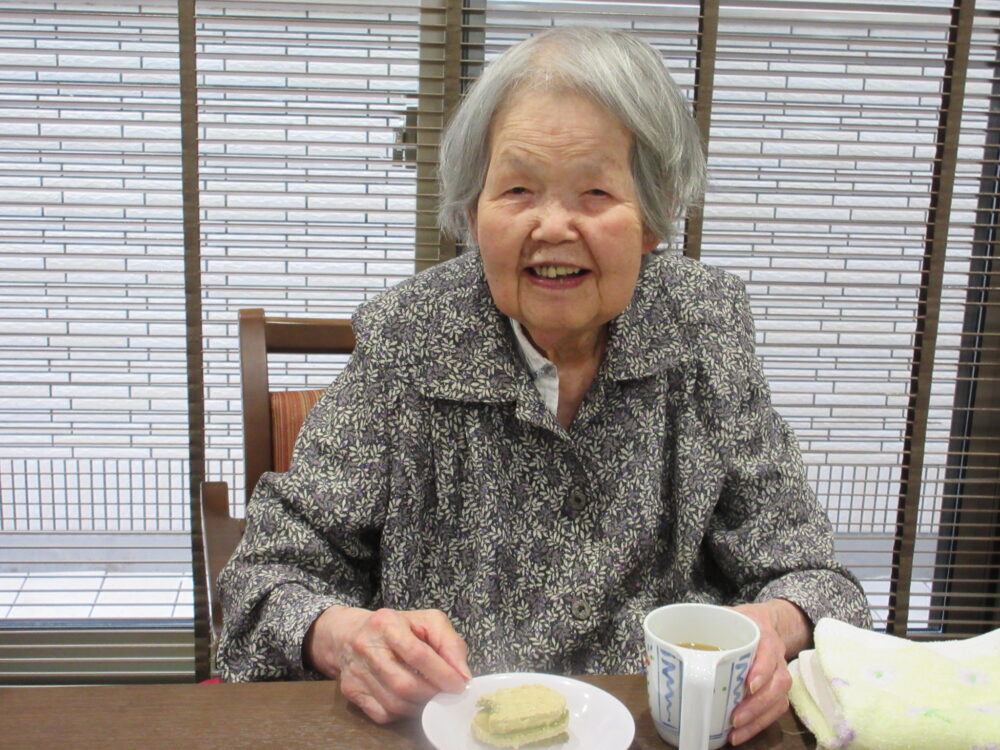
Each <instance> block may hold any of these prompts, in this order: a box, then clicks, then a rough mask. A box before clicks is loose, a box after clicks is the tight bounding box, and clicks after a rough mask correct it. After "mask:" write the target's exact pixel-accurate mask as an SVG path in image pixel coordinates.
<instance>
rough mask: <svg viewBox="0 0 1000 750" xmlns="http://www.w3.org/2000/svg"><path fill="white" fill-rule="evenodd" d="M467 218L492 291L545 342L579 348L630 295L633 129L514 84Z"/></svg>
mask: <svg viewBox="0 0 1000 750" xmlns="http://www.w3.org/2000/svg"><path fill="white" fill-rule="evenodd" d="M490 140H491V143H490V162H489V168H488V170H487V173H486V182H485V184H484V186H483V191H482V193H481V194H480V196H479V200H478V202H477V205H476V210H475V212H474V213H473V214H472V215H471V216H470V227H471V229H472V232H473V235H474V236H475V238H476V242H477V243H478V245H479V248H480V252H481V255H482V258H483V266H484V267H485V270H486V280H487V282H488V283H489V287H490V292H491V294H492V295H493V299H494V301H495V302H496V305H497V307H498V308H500V311H501V312H503V313H504V314H506V315H508V316H510V317H512V318H514V319H515V320H517V321H519V322H520V323H521V324H522V325H523V326H524V327H525V328H526V329H527V330H528V333H529V335H530V336H531V338H532V340H533V341H534V342H535V344H537V345H538V346H539V347H541V348H542V349H543V350H544V351H546V352H548V351H549V350H550V349H559V348H561V347H574V346H575V347H581V346H582V347H585V346H587V345H588V343H589V342H592V341H595V340H597V337H599V335H600V333H601V330H602V328H603V326H604V325H605V324H606V323H607V322H608V321H610V320H611V319H612V318H614V317H615V316H616V315H618V314H619V313H620V312H621V311H622V310H624V309H625V307H626V306H627V305H628V303H629V301H630V300H631V299H632V292H633V291H634V290H635V285H636V281H637V280H638V277H639V269H640V265H641V261H642V256H643V255H644V254H645V253H648V252H650V251H651V250H652V249H653V248H654V247H656V242H657V241H656V238H655V237H653V236H651V235H650V234H649V233H648V232H645V231H644V229H643V221H642V214H641V211H640V209H639V199H638V195H637V193H636V190H635V185H634V183H633V180H632V171H631V168H630V157H631V150H632V136H631V134H630V133H629V132H628V131H627V130H626V129H625V127H624V126H623V125H622V124H621V123H620V122H619V121H618V119H617V118H615V117H614V116H612V115H611V114H610V113H609V112H608V111H607V110H605V109H604V108H602V107H600V106H599V105H597V104H595V103H593V102H592V101H591V100H589V99H587V98H585V97H583V96H580V95H578V94H572V93H566V92H561V91H527V92H522V93H519V94H515V95H514V97H513V99H512V100H511V101H510V102H509V103H508V104H507V105H506V106H505V107H504V108H503V109H501V110H500V112H499V113H498V114H497V116H496V118H495V120H494V123H493V127H492V130H491V138H490Z"/></svg>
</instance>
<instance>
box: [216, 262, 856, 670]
mask: <svg viewBox="0 0 1000 750" xmlns="http://www.w3.org/2000/svg"><path fill="white" fill-rule="evenodd" d="M354 328H355V333H356V337H357V349H356V352H355V354H354V356H353V357H352V359H351V361H350V363H349V364H348V366H347V368H346V369H345V370H344V372H343V373H342V374H341V375H340V377H339V378H337V380H336V382H335V383H334V384H333V385H332V386H330V388H329V389H328V390H327V391H326V393H325V395H324V396H323V398H322V399H321V400H320V402H319V403H318V404H317V406H316V407H315V409H314V410H313V412H312V413H311V414H310V416H309V417H308V419H307V420H306V423H305V425H304V427H303V429H302V432H301V434H300V436H299V439H298V442H297V445H296V448H295V454H294V458H293V462H292V467H291V469H290V470H289V471H288V472H287V473H286V474H265V475H264V476H263V477H262V479H261V481H260V483H259V485H258V486H257V488H256V491H255V493H254V495H253V499H252V500H251V502H250V504H249V507H248V511H247V516H248V525H247V530H246V534H245V536H244V538H243V540H242V542H241V544H240V545H239V547H238V549H237V550H236V553H235V554H234V556H233V558H232V560H231V561H230V562H229V564H228V566H227V567H226V568H225V570H224V571H223V573H222V576H221V578H220V583H221V588H222V599H223V606H224V611H225V626H224V632H223V634H222V639H221V642H220V646H219V651H218V659H219V664H220V671H221V673H222V675H223V677H224V679H227V680H276V679H301V678H310V677H316V676H317V675H315V674H313V673H311V672H310V671H309V670H308V669H306V668H304V666H303V664H302V642H303V639H304V637H305V633H306V631H307V629H308V628H309V625H310V624H311V623H312V621H313V620H314V619H315V618H316V617H317V616H318V615H319V614H320V612H321V611H322V610H324V609H325V608H327V607H329V606H331V605H333V604H338V603H341V604H347V605H351V606H361V607H367V608H378V607H392V608H397V609H419V608H439V609H442V610H443V611H444V612H446V613H447V614H448V615H449V616H450V618H451V620H452V622H453V623H454V625H455V628H456V629H457V630H458V632H459V634H461V635H462V636H463V637H464V638H465V640H466V642H467V643H468V645H469V664H470V666H471V668H472V669H473V671H474V672H493V671H506V670H534V671H546V672H555V673H585V672H604V673H622V672H639V671H641V670H642V664H643V660H642V652H643V649H642V624H641V623H642V617H643V615H644V614H645V613H646V612H647V611H649V610H651V609H653V608H654V607H656V606H659V605H661V604H666V603H670V602H676V601H700V602H718V603H726V604H730V603H739V602H746V601H755V600H756V601H762V600H766V599H770V598H774V597H783V598H786V599H789V600H791V601H793V602H795V603H796V604H798V605H799V606H800V607H801V608H802V609H803V610H804V611H805V612H806V614H807V615H808V616H809V617H810V618H811V619H812V620H813V621H814V622H815V621H816V620H818V619H819V618H820V617H824V616H831V617H835V618H839V619H843V620H846V621H848V622H851V623H854V624H856V625H862V626H870V617H869V614H868V609H867V606H866V602H865V597H864V595H863V593H862V592H861V589H860V587H859V586H858V584H857V581H856V580H855V579H854V578H853V577H852V576H851V575H850V574H849V573H848V572H847V571H846V570H845V569H844V568H842V567H841V566H840V565H838V564H837V563H836V562H835V561H834V559H833V552H832V537H831V530H830V524H829V521H828V520H827V517H826V514H825V513H824V511H823V510H822V509H821V508H820V506H819V505H818V503H817V502H816V499H815V497H814V495H813V493H812V491H811V490H810V489H809V487H808V485H807V483H806V479H805V472H804V469H803V465H802V461H801V457H800V453H799V450H798V447H797V444H796V442H795V439H794V437H793V435H792V433H791V431H790V429H789V428H788V426H787V425H786V424H785V423H784V422H783V421H782V420H781V419H780V418H779V417H778V416H777V415H776V414H775V412H774V411H773V410H772V408H771V403H770V392H769V389H768V386H767V383H766V382H765V379H764V375H763V372H762V370H761V366H760V364H759V362H758V360H757V358H756V355H755V353H754V332H753V323H752V320H751V317H750V308H749V304H748V300H747V297H746V294H745V292H744V290H743V286H742V284H741V282H740V281H739V280H738V279H736V278H735V277H733V276H730V275H728V274H726V273H723V272H721V271H719V270H716V269H712V268H710V267H707V266H704V265H701V264H700V263H697V262H694V261H691V260H687V259H684V258H681V257H676V256H669V255H650V256H648V257H647V259H646V262H645V264H644V266H643V270H642V272H641V275H640V280H639V284H638V286H637V289H636V292H635V294H634V296H633V299H632V301H631V303H630V304H629V306H628V308H626V310H625V311H624V312H623V313H622V314H621V315H619V316H618V318H616V319H615V320H614V321H612V322H611V323H610V338H609V343H608V347H607V353H606V356H605V360H604V362H603V363H602V365H601V368H600V371H599V372H598V375H597V378H596V379H595V381H594V383H593V385H592V386H591V390H590V392H589V393H588V395H587V397H586V398H585V400H584V402H583V404H582V405H581V407H580V410H579V412H578V413H577V416H576V419H575V421H574V422H573V424H572V425H571V427H570V429H569V430H568V431H567V430H565V429H563V428H562V427H561V426H560V425H559V423H558V422H557V421H556V419H555V417H554V416H553V414H552V413H551V412H550V411H549V410H547V409H546V408H545V406H544V405H543V403H542V401H541V398H540V396H539V394H538V391H537V390H536V388H535V387H534V384H533V382H532V380H531V377H530V375H529V373H528V370H527V368H526V366H525V365H524V363H523V361H522V360H521V358H520V355H519V353H518V350H517V345H516V342H515V340H514V338H513V333H512V331H511V328H510V326H509V324H508V321H507V319H506V318H505V317H504V316H503V315H502V314H501V313H500V312H499V311H498V310H497V308H496V306H495V305H494V304H493V301H492V298H491V296H490V293H489V289H488V287H487V285H486V281H485V278H484V276H483V269H482V262H481V260H480V258H479V256H478V254H476V253H470V254H467V255H463V256H462V257H460V258H458V259H457V260H455V261H452V262H448V263H445V264H442V265H441V266H438V267H436V268H434V269H432V270H429V271H426V272H424V273H421V274H419V275H417V276H416V277H414V278H413V279H410V280H407V281H406V282H404V283H402V284H400V285H398V286H397V287H395V288H393V289H392V290H390V291H388V292H386V293H385V294H383V295H381V296H380V297H379V298H377V299H376V300H374V301H372V302H370V303H368V304H366V305H364V306H362V308H360V309H359V311H358V313H357V315H356V316H355V320H354Z"/></svg>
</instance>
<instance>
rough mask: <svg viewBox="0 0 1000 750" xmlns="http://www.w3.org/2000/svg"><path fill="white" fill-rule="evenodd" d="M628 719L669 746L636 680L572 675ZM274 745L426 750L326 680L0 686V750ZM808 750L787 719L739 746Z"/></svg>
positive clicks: (656, 743)
mask: <svg viewBox="0 0 1000 750" xmlns="http://www.w3.org/2000/svg"><path fill="white" fill-rule="evenodd" d="M580 679H582V680H584V681H586V682H590V683H592V684H594V685H597V686H598V687H600V688H602V689H604V690H607V691H608V692H609V693H612V694H613V695H615V696H617V697H618V698H619V699H620V700H621V701H622V702H623V703H624V704H625V705H626V706H627V707H628V708H629V710H630V711H631V712H632V715H633V716H634V717H635V728H636V736H635V741H634V742H633V743H632V748H631V750H646V749H647V748H648V749H649V750H669V748H670V746H669V745H667V744H666V743H664V742H663V741H662V740H661V739H660V738H659V736H658V735H657V734H656V730H655V729H654V728H653V723H652V720H651V719H650V716H649V707H648V706H647V705H646V686H645V681H644V678H643V677H642V676H637V675H614V676H588V677H582V678H580ZM77 747H79V748H88V749H89V748H101V750H105V749H106V750H115V749H116V748H143V749H146V748H150V749H154V750H155V748H165V749H167V750H189V748H224V749H225V750H236V748H280V749H281V750H297V749H299V748H302V749H303V750H305V749H307V748H308V750H375V749H376V748H377V749H378V750H432V748H431V746H430V744H429V743H428V742H427V740H425V739H424V736H423V731H422V730H421V728H420V723H419V721H418V720H415V719H414V720H407V721H403V722H399V723H397V724H393V725H390V726H388V727H380V726H377V725H375V724H373V723H372V722H371V721H369V720H368V718H367V717H365V716H364V714H362V713H361V712H360V711H358V710H356V709H355V708H354V707H353V706H348V705H347V703H346V702H345V701H344V699H343V697H341V695H340V691H339V690H338V689H337V685H336V683H332V682H273V683H252V684H240V685H218V684H216V685H195V684H191V685H122V686H110V687H25V688H0V748H2V749H3V750H8V749H9V750H14V749H15V748H16V749H18V750H19V749H20V748H25V749H27V748H31V750H37V748H45V749H46V750H53V749H55V750H59V749H60V748H77ZM741 748H745V749H746V750H813V749H814V748H815V742H814V741H813V738H812V735H810V734H808V732H806V730H805V729H804V728H803V727H802V725H801V724H800V723H799V722H798V721H797V719H796V718H795V716H794V715H792V714H790V713H789V714H786V715H785V716H783V717H782V718H781V720H780V721H779V722H778V723H777V724H775V725H773V726H772V727H770V728H769V729H768V730H767V731H766V732H764V733H762V734H760V735H758V736H757V737H756V738H754V739H753V740H752V741H751V742H748V743H746V744H744V745H742V746H741Z"/></svg>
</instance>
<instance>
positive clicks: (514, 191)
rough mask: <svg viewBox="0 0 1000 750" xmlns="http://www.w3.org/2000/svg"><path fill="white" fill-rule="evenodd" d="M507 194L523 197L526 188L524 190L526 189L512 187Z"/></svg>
mask: <svg viewBox="0 0 1000 750" xmlns="http://www.w3.org/2000/svg"><path fill="white" fill-rule="evenodd" d="M507 192H508V193H511V194H512V195H524V194H525V193H527V192H528V188H526V187H512V188H511V189H510V190H508V191H507Z"/></svg>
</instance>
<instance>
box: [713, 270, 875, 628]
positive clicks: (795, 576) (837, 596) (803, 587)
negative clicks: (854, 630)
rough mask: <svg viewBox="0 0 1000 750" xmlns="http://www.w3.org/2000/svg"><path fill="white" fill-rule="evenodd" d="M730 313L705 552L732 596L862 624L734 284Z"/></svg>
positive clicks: (861, 605) (857, 592)
mask: <svg viewBox="0 0 1000 750" xmlns="http://www.w3.org/2000/svg"><path fill="white" fill-rule="evenodd" d="M733 315H734V322H735V326H734V329H735V331H736V332H737V334H736V339H737V346H736V347H735V348H736V351H735V353H733V357H734V359H733V361H732V362H730V363H729V366H727V367H726V370H727V373H728V375H729V378H728V380H729V381H730V382H728V383H727V384H726V390H727V393H726V398H725V401H726V402H727V403H725V404H724V405H720V410H721V411H722V413H723V415H724V417H723V418H722V419H721V423H720V428H721V429H722V430H724V432H725V433H726V435H727V439H726V441H725V443H724V444H725V445H726V446H727V449H726V453H727V455H725V456H724V457H723V461H724V467H725V470H724V479H723V485H722V488H721V497H720V499H719V503H718V505H717V507H716V512H715V513H714V514H713V516H712V520H711V521H710V524H709V529H708V538H707V541H708V545H709V549H710V552H711V557H712V560H713V562H714V563H715V564H716V565H717V566H718V567H719V568H720V569H721V573H722V575H723V576H724V577H725V578H726V579H727V583H728V584H729V585H728V586H727V588H729V590H730V593H731V594H733V595H734V596H733V598H734V599H735V600H736V601H743V602H746V601H765V600H768V599H775V598H782V599H788V600H789V601H791V602H794V603H795V604H797V605H798V606H799V607H800V608H801V609H802V610H803V611H804V612H805V614H806V615H807V616H808V617H809V618H810V619H811V620H812V621H813V622H814V623H815V622H816V621H818V620H819V618H821V617H833V618H836V619H839V620H843V621H845V622H849V623H852V624H854V625H857V626H860V627H871V615H870V613H869V610H868V605H867V601H866V599H865V595H864V593H863V591H862V589H861V586H860V584H859V583H858V581H857V579H856V578H855V577H854V576H853V575H852V574H851V573H850V572H849V571H848V570H847V569H846V568H845V567H844V566H842V565H840V564H839V563H838V562H837V561H836V560H835V559H834V554H833V531H832V527H831V524H830V521H829V518H828V517H827V515H826V512H825V510H824V509H823V508H822V507H821V506H820V504H819V502H818V501H817V499H816V496H815V494H814V493H813V491H812V489H811V488H810V487H809V483H808V481H807V479H806V472H805V467H804V465H803V462H802V457H801V453H800V451H799V447H798V443H797V442H796V439H795V436H794V435H793V433H792V430H791V428H790V427H789V426H788V425H787V424H786V423H785V422H784V421H783V420H782V419H781V417H779V416H778V414H777V413H776V412H775V411H774V409H773V408H772V405H771V395H770V389H769V388H768V385H767V381H766V379H765V376H764V372H763V369H762V367H761V364H760V361H759V360H758V358H757V356H756V353H755V343H754V326H753V320H752V317H751V313H750V304H749V300H748V298H747V295H746V292H745V291H744V290H743V287H742V284H739V289H738V290H737V292H736V294H735V300H734V304H733ZM730 367H731V369H730Z"/></svg>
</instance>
